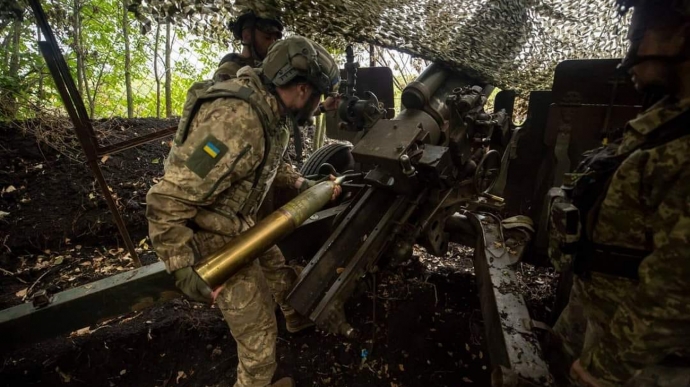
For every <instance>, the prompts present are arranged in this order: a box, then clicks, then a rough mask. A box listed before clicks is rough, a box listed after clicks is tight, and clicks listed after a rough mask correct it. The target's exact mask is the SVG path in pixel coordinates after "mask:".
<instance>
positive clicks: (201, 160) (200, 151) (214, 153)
mask: <svg viewBox="0 0 690 387" xmlns="http://www.w3.org/2000/svg"><path fill="white" fill-rule="evenodd" d="M226 153H228V147H227V145H225V144H223V143H222V142H221V141H219V140H218V139H217V138H216V137H215V136H212V135H208V136H206V138H205V139H204V141H202V142H201V143H200V144H199V146H197V148H196V149H194V152H192V155H191V156H189V158H188V159H187V162H185V166H186V167H187V168H189V169H190V170H191V171H192V172H194V173H196V174H197V175H198V176H199V177H200V178H202V179H203V178H205V177H206V175H208V173H209V172H211V169H213V167H215V166H216V164H218V161H220V159H222V158H223V156H224V155H225V154H226Z"/></svg>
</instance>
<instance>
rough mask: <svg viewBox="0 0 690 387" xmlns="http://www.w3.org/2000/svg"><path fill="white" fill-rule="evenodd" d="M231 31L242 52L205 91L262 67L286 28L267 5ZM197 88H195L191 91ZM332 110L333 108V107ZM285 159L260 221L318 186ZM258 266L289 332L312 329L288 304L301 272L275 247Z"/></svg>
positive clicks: (240, 19) (230, 57)
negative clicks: (247, 68)
mask: <svg viewBox="0 0 690 387" xmlns="http://www.w3.org/2000/svg"><path fill="white" fill-rule="evenodd" d="M229 27H230V29H231V30H232V33H233V35H234V37H235V39H237V40H240V41H241V42H242V46H243V48H242V52H241V53H239V54H238V53H231V54H227V55H226V56H225V57H223V59H222V60H221V62H220V65H219V67H218V69H216V72H215V73H214V75H213V79H212V81H207V82H203V84H204V87H206V84H208V83H211V82H223V81H226V80H229V79H233V78H235V77H236V76H237V71H238V70H239V69H241V68H242V67H244V66H250V67H260V66H261V61H262V60H263V59H264V58H265V56H266V53H267V51H268V48H269V46H270V45H271V44H273V43H275V42H276V41H277V40H279V39H281V38H282V33H283V24H282V22H281V20H280V17H279V16H278V13H277V11H276V10H274V9H272V8H270V7H269V6H268V5H265V6H264V7H263V8H261V9H257V10H252V9H244V10H243V11H242V12H241V14H240V16H239V17H238V18H237V19H235V20H234V21H232V22H231V23H230V25H229ZM195 87H196V86H192V89H194V88H195ZM326 102H328V103H330V105H335V104H337V101H335V100H334V98H332V97H331V98H327V101H326ZM332 108H334V106H331V109H332ZM284 118H289V117H284ZM295 119H296V117H295ZM284 121H285V120H284ZM287 121H290V120H287ZM282 124H285V125H294V124H292V123H291V122H281V125H282ZM290 130H291V131H292V132H293V133H295V134H299V129H297V128H291V129H290ZM297 138H298V137H297V136H296V137H295V142H296V143H297V141H298V139H297ZM300 141H301V140H300ZM285 158H286V159H287V161H286V162H283V163H282V164H281V165H280V167H279V168H280V173H278V174H277V176H276V179H275V180H274V181H273V184H272V186H271V188H270V189H269V192H268V193H267V194H266V197H265V199H264V203H263V205H262V206H261V208H259V212H258V214H257V218H258V219H261V218H263V217H265V216H266V215H268V214H270V213H271V212H273V211H274V210H275V209H277V207H279V205H280V204H279V203H280V202H285V201H287V199H288V198H290V197H294V196H295V195H297V194H299V193H301V192H303V191H305V190H307V189H308V188H310V187H312V186H313V185H314V184H316V182H314V181H312V180H308V179H305V178H304V177H303V176H302V175H301V174H300V173H298V172H297V171H295V170H294V168H293V167H292V165H291V163H290V162H289V157H288V155H287V154H286V155H285ZM259 263H260V265H261V268H262V269H263V270H264V275H265V277H266V280H267V281H268V286H269V288H270V289H271V292H272V293H273V296H274V298H275V300H276V302H277V303H278V305H279V306H280V309H281V311H282V312H283V315H284V316H285V322H286V328H287V330H288V332H291V333H296V332H299V331H301V330H303V329H306V328H309V327H311V326H313V323H312V322H311V321H309V319H307V318H305V317H303V316H300V315H299V314H298V313H296V312H295V311H294V309H292V308H291V307H290V306H289V305H287V303H286V302H285V297H286V296H287V293H288V292H289V291H290V289H291V288H292V285H293V283H294V281H295V280H296V279H297V277H298V275H299V273H300V271H301V268H300V267H298V266H289V265H287V264H286V262H285V257H284V256H283V254H282V253H281V251H280V249H279V248H278V247H277V246H274V247H272V248H271V249H270V250H269V251H268V253H267V254H265V255H264V256H262V257H261V259H260V260H259Z"/></svg>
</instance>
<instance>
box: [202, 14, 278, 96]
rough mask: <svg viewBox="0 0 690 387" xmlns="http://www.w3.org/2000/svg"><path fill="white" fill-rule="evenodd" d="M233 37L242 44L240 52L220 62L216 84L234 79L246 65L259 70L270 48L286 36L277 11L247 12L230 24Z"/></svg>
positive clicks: (226, 56)
mask: <svg viewBox="0 0 690 387" xmlns="http://www.w3.org/2000/svg"><path fill="white" fill-rule="evenodd" d="M229 27H230V29H231V30H232V35H233V36H234V37H235V39H236V40H239V41H240V42H242V52H241V53H239V54H238V53H230V54H227V55H225V56H224V57H223V59H221V60H220V64H219V65H218V69H217V70H216V72H215V73H214V74H213V80H214V81H216V82H219V81H224V80H227V79H230V78H234V77H235V75H236V74H237V70H239V69H240V68H242V67H244V66H251V67H258V66H259V65H260V64H261V61H262V60H263V59H264V58H265V57H266V53H267V52H268V47H269V46H270V45H271V44H273V43H274V42H275V41H277V40H278V39H281V38H282V37H283V23H282V21H281V20H280V17H279V16H278V14H277V12H276V11H271V10H269V9H261V10H252V9H245V10H243V11H242V12H241V14H240V16H239V17H238V18H237V19H235V20H233V21H232V22H231V23H230V24H229Z"/></svg>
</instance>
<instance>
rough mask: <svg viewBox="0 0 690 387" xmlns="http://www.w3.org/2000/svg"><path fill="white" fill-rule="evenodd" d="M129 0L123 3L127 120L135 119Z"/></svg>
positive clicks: (124, 0)
mask: <svg viewBox="0 0 690 387" xmlns="http://www.w3.org/2000/svg"><path fill="white" fill-rule="evenodd" d="M127 3H128V1H127V0H123V1H122V36H123V37H124V39H125V87H126V89H127V118H133V117H134V101H133V100H132V73H131V70H132V65H131V61H132V53H131V52H130V50H129V19H128V18H127Z"/></svg>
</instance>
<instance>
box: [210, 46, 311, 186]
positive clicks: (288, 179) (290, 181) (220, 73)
mask: <svg viewBox="0 0 690 387" xmlns="http://www.w3.org/2000/svg"><path fill="white" fill-rule="evenodd" d="M260 65H261V62H259V61H256V60H254V58H245V57H243V56H241V55H240V54H237V53H234V52H233V53H230V54H227V55H225V56H224V57H223V59H221V60H220V64H219V65H218V68H217V69H216V72H215V73H214V74H213V81H214V82H222V81H226V80H228V79H232V78H235V77H236V76H237V72H238V71H239V70H240V69H241V68H242V67H245V66H251V67H259V66H260ZM283 125H287V123H285V122H284V123H283ZM286 157H287V156H286ZM281 170H282V173H281V174H280V175H278V176H277V177H276V181H275V185H276V187H278V188H286V189H292V188H294V186H295V182H296V181H297V179H299V178H300V177H301V176H302V175H301V174H300V173H299V172H297V171H295V169H294V168H293V167H292V165H291V164H290V162H289V160H287V161H286V162H285V163H284V164H283V165H282V166H281Z"/></svg>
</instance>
